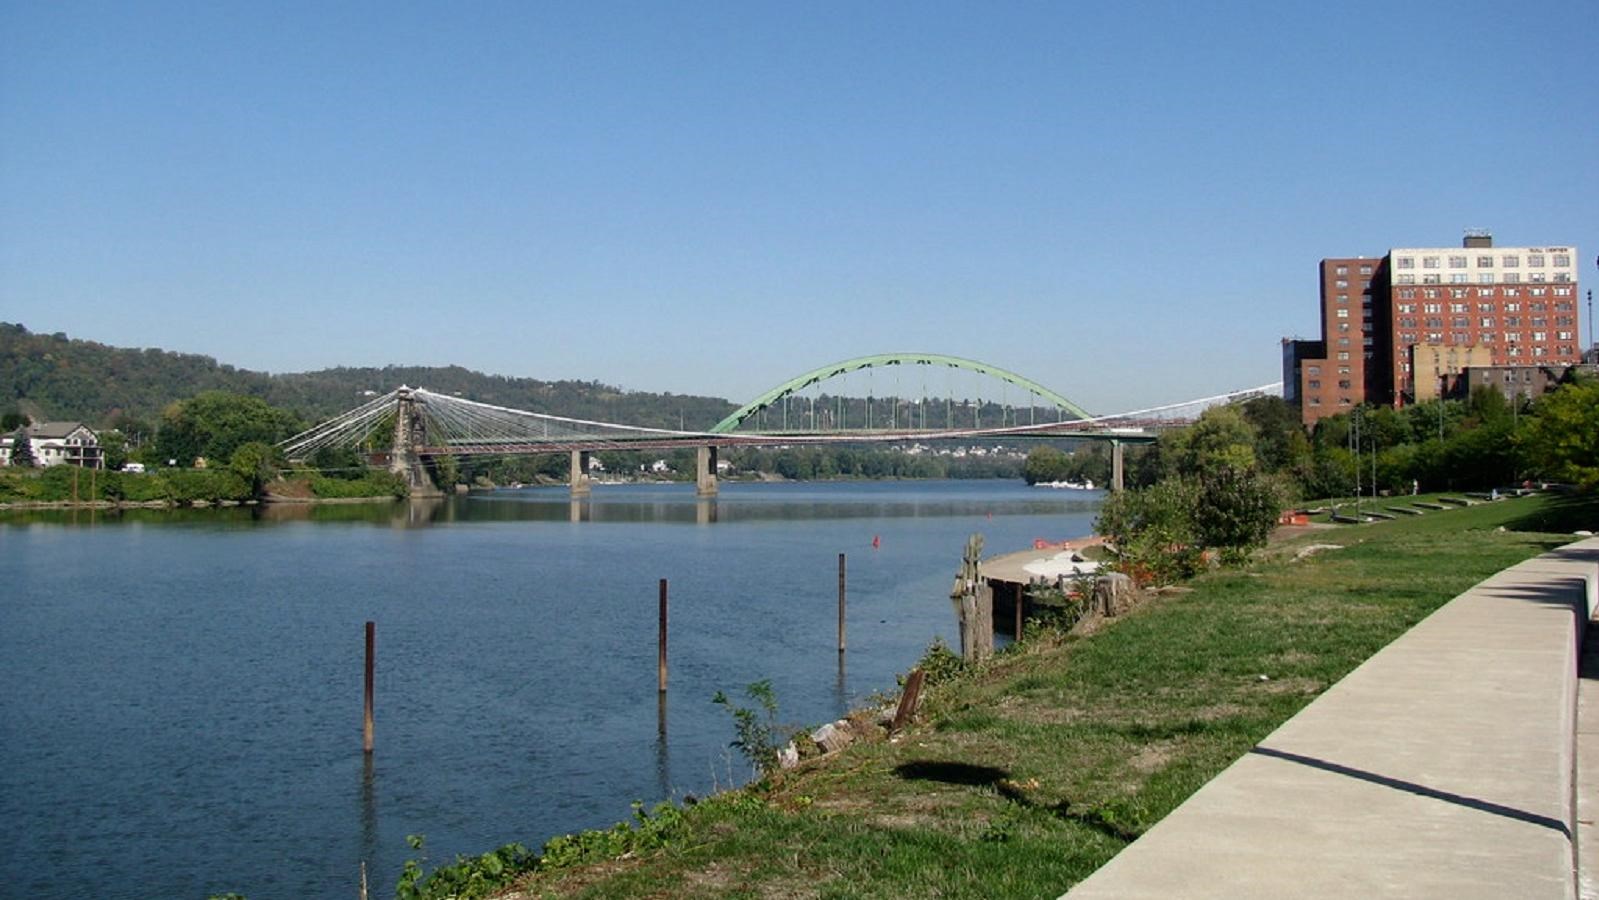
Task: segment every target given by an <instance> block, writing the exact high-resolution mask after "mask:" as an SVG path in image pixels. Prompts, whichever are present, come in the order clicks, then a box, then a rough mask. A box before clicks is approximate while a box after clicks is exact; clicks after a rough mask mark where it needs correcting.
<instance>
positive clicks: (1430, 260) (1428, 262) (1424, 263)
mask: <svg viewBox="0 0 1599 900" xmlns="http://www.w3.org/2000/svg"><path fill="white" fill-rule="evenodd" d="M1421 267H1422V268H1423V269H1436V268H1438V257H1436V256H1423V257H1422V258H1421Z"/></svg>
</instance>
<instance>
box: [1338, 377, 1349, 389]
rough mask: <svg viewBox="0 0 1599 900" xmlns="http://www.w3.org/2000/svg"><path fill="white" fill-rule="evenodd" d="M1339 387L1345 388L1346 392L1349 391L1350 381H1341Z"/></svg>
mask: <svg viewBox="0 0 1599 900" xmlns="http://www.w3.org/2000/svg"><path fill="white" fill-rule="evenodd" d="M1338 386H1339V387H1341V388H1343V389H1344V390H1348V389H1349V381H1348V379H1339V381H1338Z"/></svg>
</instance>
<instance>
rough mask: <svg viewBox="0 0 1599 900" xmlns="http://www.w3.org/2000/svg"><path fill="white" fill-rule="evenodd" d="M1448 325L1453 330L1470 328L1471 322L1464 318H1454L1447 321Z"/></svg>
mask: <svg viewBox="0 0 1599 900" xmlns="http://www.w3.org/2000/svg"><path fill="white" fill-rule="evenodd" d="M1449 325H1450V327H1453V328H1469V327H1470V326H1471V320H1470V319H1468V318H1466V317H1465V316H1455V317H1454V318H1453V319H1450V320H1449Z"/></svg>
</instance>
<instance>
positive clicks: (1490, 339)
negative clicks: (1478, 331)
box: [1482, 331, 1498, 344]
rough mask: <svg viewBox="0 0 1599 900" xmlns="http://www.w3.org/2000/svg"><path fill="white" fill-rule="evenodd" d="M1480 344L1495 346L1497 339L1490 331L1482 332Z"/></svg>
mask: <svg viewBox="0 0 1599 900" xmlns="http://www.w3.org/2000/svg"><path fill="white" fill-rule="evenodd" d="M1482 342H1483V343H1484V344H1495V343H1498V338H1497V337H1495V336H1494V333H1493V332H1492V331H1484V332H1483V333H1482Z"/></svg>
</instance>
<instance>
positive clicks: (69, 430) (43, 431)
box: [0, 422, 105, 469]
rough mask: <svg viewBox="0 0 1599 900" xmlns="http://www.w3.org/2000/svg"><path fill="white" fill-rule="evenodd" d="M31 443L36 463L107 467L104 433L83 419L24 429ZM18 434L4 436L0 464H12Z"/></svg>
mask: <svg viewBox="0 0 1599 900" xmlns="http://www.w3.org/2000/svg"><path fill="white" fill-rule="evenodd" d="M23 433H24V434H26V435H27V437H28V445H29V447H30V448H31V449H32V450H33V461H34V465H37V466H59V465H63V464H65V465H71V466H82V467H84V468H86V469H103V468H105V457H104V456H103V455H102V454H101V452H100V437H99V435H97V434H95V433H94V431H92V430H91V429H90V428H89V426H87V425H84V424H83V423H82V422H40V423H39V424H37V425H30V426H28V427H27V428H25V429H23ZM15 443H16V435H15V434H8V435H5V436H4V437H0V466H9V465H11V451H12V450H13V449H14V448H13V445H14V444H15Z"/></svg>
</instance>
